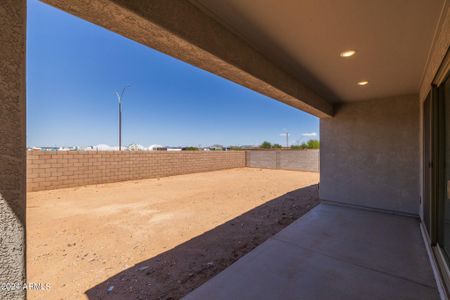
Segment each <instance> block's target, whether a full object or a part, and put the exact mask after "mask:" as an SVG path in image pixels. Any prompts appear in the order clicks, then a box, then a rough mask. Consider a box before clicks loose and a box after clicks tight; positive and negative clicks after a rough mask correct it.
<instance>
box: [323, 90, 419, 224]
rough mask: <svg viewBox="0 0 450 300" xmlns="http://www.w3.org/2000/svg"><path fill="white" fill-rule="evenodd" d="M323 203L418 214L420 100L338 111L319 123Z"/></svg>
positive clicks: (386, 101)
mask: <svg viewBox="0 0 450 300" xmlns="http://www.w3.org/2000/svg"><path fill="white" fill-rule="evenodd" d="M320 135H321V138H320V140H321V151H320V198H321V199H325V200H330V201H337V202H343V203H348V204H354V205H360V206H366V207H372V208H379V209H385V210H391V211H396V212H402V213H408V214H415V215H417V214H418V213H419V99H418V97H417V96H399V97H392V98H386V99H376V100H371V101H364V102H358V103H348V104H343V105H341V106H340V107H338V109H337V112H336V115H335V117H334V118H332V119H322V120H320Z"/></svg>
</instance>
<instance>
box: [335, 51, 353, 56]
mask: <svg viewBox="0 0 450 300" xmlns="http://www.w3.org/2000/svg"><path fill="white" fill-rule="evenodd" d="M355 53H356V51H355V50H346V51H342V52H341V54H339V55H340V56H341V57H350V56H353V55H355Z"/></svg>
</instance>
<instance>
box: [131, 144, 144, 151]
mask: <svg viewBox="0 0 450 300" xmlns="http://www.w3.org/2000/svg"><path fill="white" fill-rule="evenodd" d="M128 150H129V151H144V150H145V147H144V146H142V145H139V144H130V145H128Z"/></svg>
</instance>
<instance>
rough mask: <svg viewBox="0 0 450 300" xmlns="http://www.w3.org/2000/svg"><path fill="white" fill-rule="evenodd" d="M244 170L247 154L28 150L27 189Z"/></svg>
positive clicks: (228, 152)
mask: <svg viewBox="0 0 450 300" xmlns="http://www.w3.org/2000/svg"><path fill="white" fill-rule="evenodd" d="M242 167H245V152H244V151H210V152H203V151H201V152H199V151H182V152H170V151H169V152H166V151H161V152H159V151H158V152H156V151H155V152H151V151H136V152H129V151H121V152H119V151H99V152H95V151H70V152H49V151H42V152H41V151H29V152H28V154H27V190H28V191H30V192H31V191H41V190H49V189H58V188H66V187H76V186H81V185H89V184H101V183H108V182H117V181H125V180H136V179H145V178H157V177H164V176H172V175H180V174H189V173H195V172H206V171H214V170H222V169H230V168H242Z"/></svg>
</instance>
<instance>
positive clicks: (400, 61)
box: [192, 0, 445, 102]
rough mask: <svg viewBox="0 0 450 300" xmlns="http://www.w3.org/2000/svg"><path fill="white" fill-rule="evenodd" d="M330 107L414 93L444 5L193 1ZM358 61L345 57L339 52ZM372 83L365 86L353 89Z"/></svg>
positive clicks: (421, 0) (390, 0)
mask: <svg viewBox="0 0 450 300" xmlns="http://www.w3.org/2000/svg"><path fill="white" fill-rule="evenodd" d="M192 2H193V3H194V4H195V5H197V6H198V7H199V8H201V9H202V10H203V11H204V12H206V13H208V14H210V15H211V16H212V17H213V18H215V19H216V20H217V21H219V22H221V23H222V24H224V25H225V26H227V27H228V28H229V29H230V30H232V31H233V32H234V33H236V34H237V35H239V36H240V37H242V38H243V39H245V40H246V41H247V42H248V43H249V44H250V45H252V46H253V47H254V48H255V49H257V50H258V51H260V52H261V53H262V54H264V55H265V56H266V57H267V58H269V59H271V60H272V61H273V62H275V63H276V64H278V65H279V66H280V67H282V68H283V69H285V70H286V71H288V72H290V73H291V74H293V75H294V76H296V77H298V78H299V80H301V81H303V82H304V83H306V84H307V85H309V86H310V87H311V88H313V89H314V90H315V91H316V92H317V93H318V94H320V95H321V96H322V97H324V98H325V99H327V100H329V101H331V102H342V101H345V102H347V101H358V100H365V99H371V98H381V97H386V96H392V95H403V94H412V93H417V92H418V89H419V84H420V82H421V79H422V76H423V72H424V68H425V65H426V62H427V59H428V54H429V50H430V47H431V45H432V41H433V36H434V33H435V31H436V27H437V25H438V20H439V17H440V14H441V11H442V9H443V6H444V5H445V0H377V1H362V0H339V1H337V0H282V1H280V0H258V1H255V0H227V1H223V0H192ZM346 49H355V50H356V51H357V53H356V55H354V56H353V57H351V58H347V59H344V58H341V57H340V56H339V54H340V52H341V51H343V50H346ZM360 80H368V81H369V84H368V85H366V86H364V87H361V86H358V85H357V84H356V83H357V82H358V81H360Z"/></svg>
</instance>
